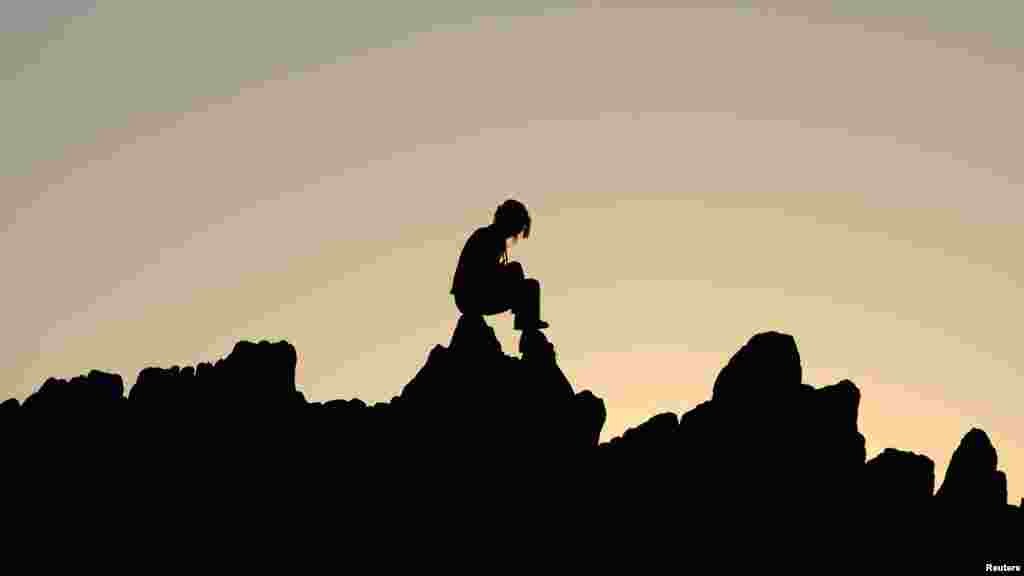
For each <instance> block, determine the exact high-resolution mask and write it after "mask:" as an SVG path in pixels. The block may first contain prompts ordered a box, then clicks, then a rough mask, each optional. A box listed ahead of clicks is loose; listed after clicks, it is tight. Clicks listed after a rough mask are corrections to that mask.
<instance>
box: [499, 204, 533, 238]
mask: <svg viewBox="0 0 1024 576" xmlns="http://www.w3.org/2000/svg"><path fill="white" fill-rule="evenodd" d="M494 226H495V227H496V228H497V229H498V230H499V231H500V232H501V234H502V237H503V238H505V239H506V241H507V240H509V239H511V241H512V244H515V243H516V241H517V240H518V239H519V238H520V237H522V238H529V237H530V213H529V212H528V211H527V210H526V206H524V205H523V203H522V202H520V201H518V200H512V199H509V200H505V201H504V202H502V203H501V205H500V206H498V209H497V210H496V211H495V212H494Z"/></svg>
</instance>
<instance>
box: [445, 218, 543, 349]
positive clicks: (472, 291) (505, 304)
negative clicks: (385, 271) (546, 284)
mask: <svg viewBox="0 0 1024 576" xmlns="http://www.w3.org/2000/svg"><path fill="white" fill-rule="evenodd" d="M529 237H530V214H529V212H528V211H527V210H526V206H524V205H523V203H522V202H519V201H517V200H511V199H510V200H506V201H505V202H503V203H502V204H501V205H500V206H498V209H497V210H496V211H495V213H494V221H493V222H492V223H491V224H488V225H487V226H484V227H482V228H477V229H476V230H475V231H474V232H473V234H471V235H470V237H469V239H468V240H466V245H465V246H464V247H463V248H462V253H461V254H460V255H459V261H458V265H457V266H456V269H455V277H454V279H453V281H452V289H451V291H450V294H453V295H454V296H455V305H456V306H457V307H458V309H459V311H460V312H462V313H463V314H465V315H479V316H486V315H493V314H501V313H503V312H506V311H508V310H511V311H512V312H513V313H514V314H515V329H516V330H524V331H525V330H537V329H541V328H547V327H548V326H549V324H548V323H547V322H545V321H543V320H541V319H540V282H538V281H537V280H535V279H533V278H527V277H526V275H525V273H524V272H523V266H522V264H520V263H519V262H515V261H512V262H509V261H508V247H509V246H510V245H515V244H516V243H517V242H518V241H519V239H520V238H529Z"/></svg>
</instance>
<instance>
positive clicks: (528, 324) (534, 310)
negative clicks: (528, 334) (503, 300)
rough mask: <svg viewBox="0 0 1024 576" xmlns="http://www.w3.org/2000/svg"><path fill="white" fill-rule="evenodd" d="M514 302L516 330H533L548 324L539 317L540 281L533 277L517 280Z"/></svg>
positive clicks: (545, 326)
mask: <svg viewBox="0 0 1024 576" xmlns="http://www.w3.org/2000/svg"><path fill="white" fill-rule="evenodd" d="M514 304H515V310H514V312H515V315H516V320H515V329H516V330H533V329H537V328H547V327H548V326H549V324H548V323H547V322H544V321H543V320H541V319H540V282H539V281H538V280H536V279H535V278H525V279H523V280H522V281H521V282H519V284H518V289H517V291H516V298H515V302H514Z"/></svg>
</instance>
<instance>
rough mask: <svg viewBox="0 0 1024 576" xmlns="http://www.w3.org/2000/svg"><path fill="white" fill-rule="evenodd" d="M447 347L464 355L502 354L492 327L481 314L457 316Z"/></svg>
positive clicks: (499, 343) (490, 355)
mask: <svg viewBox="0 0 1024 576" xmlns="http://www.w3.org/2000/svg"><path fill="white" fill-rule="evenodd" d="M448 348H449V349H450V350H452V351H453V352H455V353H456V354H461V355H464V356H476V357H494V356H499V355H502V354H503V352H502V350H501V342H500V341H498V337H497V336H495V334H494V328H491V327H490V326H489V325H488V324H487V322H486V321H485V320H484V318H483V316H476V315H466V314H463V315H462V316H460V317H459V321H458V323H457V324H456V325H455V331H454V332H453V333H452V338H451V342H450V343H449V344H448Z"/></svg>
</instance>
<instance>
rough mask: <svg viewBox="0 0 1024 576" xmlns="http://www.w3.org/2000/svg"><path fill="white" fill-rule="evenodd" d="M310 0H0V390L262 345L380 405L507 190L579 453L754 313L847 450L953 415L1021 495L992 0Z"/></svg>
mask: <svg viewBox="0 0 1024 576" xmlns="http://www.w3.org/2000/svg"><path fill="white" fill-rule="evenodd" d="M328 4H330V3H322V2H308V1H296V2H291V3H288V4H287V6H285V5H284V3H270V2H265V3H264V2H241V1H225V2H218V3H216V4H211V3H205V2H198V1H195V0H182V1H179V2H175V3H157V2H139V1H108V2H86V1H81V0H64V1H61V2H55V1H49V2H34V1H29V0H16V1H15V2H8V3H3V4H0V33H2V37H3V46H2V49H0V126H3V127H4V129H3V130H0V190H2V194H0V226H2V228H0V262H2V263H3V267H4V280H3V286H4V287H3V290H4V296H5V297H4V298H2V299H0V317H2V318H3V319H4V328H5V330H4V341H3V346H2V348H0V396H2V397H4V398H6V397H16V398H19V399H24V398H25V397H26V396H28V395H29V394H30V393H31V392H32V391H33V390H35V389H37V388H38V387H39V386H40V385H41V384H42V383H43V382H44V381H45V380H46V378H48V377H60V378H71V377H73V376H76V375H79V374H84V373H87V372H88V371H89V370H91V369H99V370H105V371H110V372H115V373H118V374H121V375H122V377H123V378H124V379H125V382H126V385H130V384H132V383H134V381H135V377H136V376H137V374H138V372H139V371H140V370H141V369H142V368H144V367H147V366H162V367H171V366H174V365H179V366H186V365H195V364H197V363H199V362H214V361H216V360H217V359H218V358H222V357H224V356H226V355H227V354H228V353H229V352H230V350H231V348H232V346H233V345H234V343H235V342H237V341H239V340H250V341H259V340H270V341H278V340H287V341H289V342H291V343H292V344H293V345H294V346H295V347H296V349H297V351H298V354H299V363H298V367H297V381H298V385H299V387H300V389H301V390H302V391H303V393H304V394H305V395H306V397H307V398H308V399H310V400H312V401H326V400H330V399H335V398H354V397H358V398H362V399H363V400H365V401H367V402H371V403H372V402H376V401H387V400H389V399H390V398H391V397H393V396H395V395H397V394H399V393H400V391H401V389H402V387H403V386H404V385H405V384H406V383H407V382H408V381H409V380H410V379H411V378H412V377H413V375H414V374H415V373H416V371H417V370H418V369H419V368H420V367H421V366H422V365H423V364H424V363H425V361H426V358H427V354H428V353H429V351H430V349H431V348H432V347H433V346H435V345H437V344H441V345H447V344H448V342H449V339H450V337H451V332H452V330H453V329H454V327H455V323H456V322H457V320H458V312H457V310H456V308H455V305H454V302H453V300H452V297H451V296H450V295H449V294H448V289H449V288H450V286H451V277H452V273H453V272H454V268H455V263H456V260H457V258H458V254H459V250H460V249H461V247H462V244H463V242H464V241H465V239H466V238H467V237H468V236H469V234H470V233H471V232H472V231H473V229H475V228H476V227H479V226H483V225H485V224H487V223H489V222H490V220H491V218H492V216H493V212H494V209H495V208H496V207H497V205H498V204H499V203H500V202H501V201H503V200H505V199H506V198H516V199H519V200H521V201H522V202H524V203H525V204H526V205H527V207H528V208H529V210H530V212H531V215H532V217H533V226H532V229H531V236H530V238H529V239H527V240H525V241H523V242H520V243H519V244H518V245H517V246H515V247H514V248H513V249H512V250H511V252H510V256H511V257H512V258H513V259H516V260H519V261H520V262H522V263H523V265H524V269H525V271H526V274H527V276H530V277H535V278H537V279H539V280H540V281H541V285H542V304H541V307H542V317H543V318H544V319H545V320H547V321H548V322H550V323H551V327H550V328H548V329H547V330H546V331H545V332H546V333H547V335H548V337H549V338H550V339H551V341H552V342H553V343H554V344H555V347H556V352H557V353H558V359H559V364H560V366H561V367H562V369H563V371H564V372H565V373H566V375H567V376H568V377H569V379H570V381H571V382H572V383H573V385H574V387H575V388H576V389H577V390H584V389H589V390H591V391H593V392H594V393H595V394H596V395H598V396H599V397H601V398H603V399H604V401H605V404H606V407H607V410H608V419H607V423H606V425H605V428H604V431H603V434H602V439H603V440H608V439H610V438H611V437H614V436H616V435H619V434H621V433H622V432H623V431H624V430H625V429H626V428H628V427H631V426H636V425H638V424H640V423H642V422H643V421H645V420H646V419H647V418H649V417H650V416H653V415H654V414H656V413H659V412H666V411H671V412H675V413H677V414H679V413H682V412H685V411H687V410H689V409H691V408H693V407H694V406H695V405H697V404H699V403H700V402H702V401H704V400H707V399H709V398H710V396H711V388H712V384H713V382H714V378H715V376H716V375H717V373H718V371H719V370H720V369H721V367H722V366H724V365H725V363H726V362H727V361H728V359H729V357H730V356H731V355H732V354H733V353H735V351H736V350H738V349H739V348H740V346H742V345H743V344H744V343H745V342H746V341H747V340H748V339H749V338H750V337H751V336H753V335H754V334H756V333H758V332H762V331H767V330H777V331H781V332H786V333H789V334H792V335H793V336H794V337H795V338H796V341H797V345H798V347H799V350H800V353H801V358H802V362H803V367H804V381H805V382H807V383H810V384H813V385H815V386H819V387H820V386H826V385H830V384H834V383H836V382H838V381H840V380H842V379H850V380H852V381H853V382H854V383H856V384H857V386H858V387H859V388H860V390H861V394H862V398H861V404H860V418H859V427H860V430H861V432H862V433H863V434H864V435H865V436H866V438H867V449H868V457H869V458H871V457H873V456H875V455H876V454H878V453H879V452H881V451H882V450H883V449H884V448H887V447H893V448H899V449H902V450H910V451H914V452H917V453H923V454H926V455H928V456H929V457H930V458H932V459H933V460H934V461H935V463H936V489H937V488H938V485H939V483H941V480H942V477H943V475H944V473H945V468H946V466H947V464H948V459H949V457H950V455H951V454H952V452H953V450H954V448H955V447H956V446H957V444H958V442H959V440H960V438H961V437H962V436H963V435H964V434H965V433H966V432H967V431H968V430H969V429H970V428H972V427H980V428H982V429H984V430H985V431H986V432H987V433H988V435H989V436H990V438H991V439H992V441H993V443H994V445H995V447H996V449H997V451H998V454H999V466H1000V468H1001V469H1002V470H1004V471H1005V472H1006V473H1007V475H1008V478H1009V490H1010V494H1009V495H1010V501H1011V502H1014V503H1016V502H1018V501H1019V500H1020V499H1021V498H1022V497H1024V424H1022V421H1021V419H1020V417H1019V416H1020V411H1019V410H1020V407H1021V401H1022V399H1024V391H1022V387H1021V381H1020V380H1021V378H1020V376H1021V374H1022V372H1024V357H1022V355H1021V354H1020V352H1019V347H1018V344H1017V337H1018V334H1019V327H1020V326H1022V325H1024V311H1022V310H1024V309H1022V307H1021V306H1020V304H1019V294H1020V291H1019V289H1018V285H1019V284H1020V282H1021V280H1022V279H1024V264H1022V261H1021V258H1020V257H1019V255H1018V253H1017V252H1018V247H1019V246H1021V245H1022V240H1024V228H1022V223H1024V211H1022V207H1024V206H1022V205H1024V199H1022V195H1021V186H1022V184H1024V164H1022V163H1021V162H1020V161H1019V150H1020V149H1021V138H1022V134H1024V115H1022V114H1021V112H1020V111H1021V106H1020V102H1024V74H1022V71H1024V36H1021V35H1020V34H1018V33H1017V32H1018V31H1017V30H1016V29H1015V27H1016V26H1019V22H1020V21H1021V17H1022V16H1024V6H1022V5H1021V4H1020V3H1019V2H1011V1H1003V2H995V1H992V2H975V3H970V5H968V4H967V3H959V2H937V1H929V2H926V1H924V0H920V1H909V0H903V1H887V2H881V1H870V2H869V1H852V0H850V1H841V2H832V3H824V2H804V1H780V2H757V3H754V2H743V3H732V4H729V3H721V2H665V1H662V2H641V3H637V2H572V1H566V2H563V3H561V4H550V3H541V2H534V1H519V2H516V3H504V2H482V1H469V0H465V1H450V0H449V1H438V2H432V3H416V2H398V1H396V0H380V1H375V2H365V3H344V4H342V3H337V4H336V5H333V4H332V5H328ZM427 4H429V6H427ZM513 4H514V6H513ZM488 321H489V323H490V324H491V325H492V326H493V327H494V328H495V331H496V333H497V335H498V337H499V339H500V340H501V342H502V344H503V346H504V348H505V350H506V352H508V353H510V354H515V353H516V349H517V348H516V346H517V336H518V332H516V331H514V330H513V328H512V322H513V318H512V316H511V314H503V315H498V316H492V317H489V318H488Z"/></svg>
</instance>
